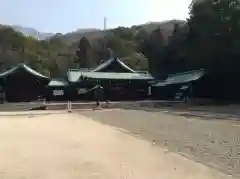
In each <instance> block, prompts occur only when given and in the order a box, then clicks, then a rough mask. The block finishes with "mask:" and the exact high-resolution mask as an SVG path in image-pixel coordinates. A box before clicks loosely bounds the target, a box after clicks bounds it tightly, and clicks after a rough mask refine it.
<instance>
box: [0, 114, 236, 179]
mask: <svg viewBox="0 0 240 179" xmlns="http://www.w3.org/2000/svg"><path fill="white" fill-rule="evenodd" d="M8 113H9V112H8ZM9 114H10V113H9ZM24 114H26V112H24ZM45 114H46V113H45ZM0 141H1V142H0V179H170V178H171V179H193V178H194V179H230V178H232V177H231V176H227V175H225V174H223V173H222V172H219V171H217V170H216V169H212V168H209V167H206V166H204V165H202V164H200V163H196V162H194V161H192V160H189V159H186V158H185V157H183V156H181V155H176V154H174V153H171V152H168V151H167V150H166V149H163V148H161V147H157V146H156V145H152V144H151V143H149V142H146V141H144V140H140V139H139V138H136V137H133V136H131V135H128V134H126V133H123V132H121V131H119V130H115V129H114V128H112V127H109V126H107V125H102V124H100V123H98V122H95V121H93V120H91V118H87V117H85V116H82V115H78V114H74V113H72V114H69V113H62V114H58V113H53V114H48V115H34V114H33V113H32V112H30V113H29V116H23V115H22V116H15V113H14V114H12V115H11V116H8V117H3V116H1V118H0Z"/></svg>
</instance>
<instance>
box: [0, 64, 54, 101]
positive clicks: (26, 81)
mask: <svg viewBox="0 0 240 179" xmlns="http://www.w3.org/2000/svg"><path fill="white" fill-rule="evenodd" d="M0 80H1V81H3V82H2V83H3V88H4V91H5V99H6V100H7V101H10V102H20V101H34V100H38V99H39V98H44V95H45V86H46V85H47V84H48V83H49V82H50V78H49V77H47V76H45V75H42V74H40V73H38V72H37V71H35V70H33V69H31V68H30V67H28V66H27V65H25V64H22V63H21V64H19V65H17V66H15V67H13V68H11V69H9V70H7V71H5V72H3V73H0Z"/></svg>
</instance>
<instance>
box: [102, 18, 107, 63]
mask: <svg viewBox="0 0 240 179" xmlns="http://www.w3.org/2000/svg"><path fill="white" fill-rule="evenodd" d="M106 29H107V18H106V17H104V20H103V31H104V32H103V33H104V39H103V51H104V53H106V52H107V49H106ZM104 60H105V59H104Z"/></svg>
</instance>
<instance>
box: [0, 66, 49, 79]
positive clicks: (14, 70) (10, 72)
mask: <svg viewBox="0 0 240 179" xmlns="http://www.w3.org/2000/svg"><path fill="white" fill-rule="evenodd" d="M21 69H23V70H25V71H26V72H28V73H29V74H31V75H34V76H36V77H39V78H43V79H49V78H48V77H47V76H44V75H42V74H41V73H38V72H37V71H35V70H33V69H32V68H30V67H28V66H27V65H25V64H22V63H20V64H19V65H17V66H15V67H13V68H11V69H9V70H7V71H5V72H3V73H0V78H1V77H6V76H8V75H11V74H14V73H16V72H17V71H18V70H21Z"/></svg>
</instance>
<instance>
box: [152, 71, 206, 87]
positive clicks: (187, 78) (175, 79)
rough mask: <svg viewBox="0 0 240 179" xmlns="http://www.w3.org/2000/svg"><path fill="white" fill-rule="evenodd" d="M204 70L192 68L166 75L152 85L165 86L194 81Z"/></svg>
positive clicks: (200, 76)
mask: <svg viewBox="0 0 240 179" xmlns="http://www.w3.org/2000/svg"><path fill="white" fill-rule="evenodd" d="M204 74H205V72H204V70H194V71H189V72H184V73H177V74H172V75H169V76H168V77H167V79H166V80H164V81H162V82H158V83H157V84H155V85H153V86H159V87H160V86H167V85H172V84H181V83H188V82H192V81H196V80H198V79H200V78H202V77H203V76H204Z"/></svg>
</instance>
